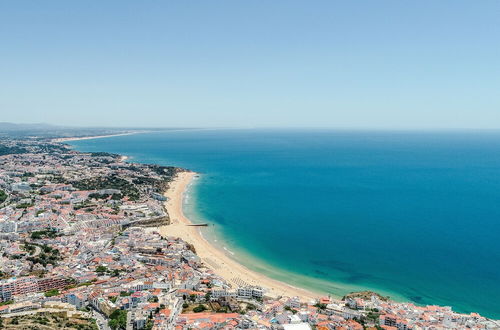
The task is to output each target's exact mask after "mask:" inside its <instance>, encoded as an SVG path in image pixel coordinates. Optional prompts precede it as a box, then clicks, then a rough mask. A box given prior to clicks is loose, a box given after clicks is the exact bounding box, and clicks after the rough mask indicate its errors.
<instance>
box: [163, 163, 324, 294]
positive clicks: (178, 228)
mask: <svg viewBox="0 0 500 330" xmlns="http://www.w3.org/2000/svg"><path fill="white" fill-rule="evenodd" d="M196 175H197V174H196V173H195V172H180V173H178V174H177V176H176V178H175V179H174V180H173V181H172V182H170V187H169V189H168V190H167V191H166V192H165V196H166V197H167V201H166V202H165V207H166V209H167V211H168V214H169V216H170V221H171V223H170V225H166V226H161V227H158V230H159V232H160V234H161V235H162V236H174V237H179V238H181V239H183V240H185V241H186V242H188V243H190V244H193V246H194V247H195V249H196V254H197V255H198V256H199V257H200V258H201V260H202V261H203V263H204V265H205V266H206V267H207V268H209V269H211V270H212V271H213V272H214V273H215V274H217V275H219V276H221V277H222V278H224V279H225V280H226V281H228V282H229V283H231V285H233V286H235V287H238V286H240V285H241V283H246V284H249V285H258V286H261V287H263V288H264V289H265V290H266V292H267V293H268V294H270V295H273V296H288V297H295V296H296V297H299V298H301V299H302V300H306V301H309V300H314V299H317V298H319V297H320V296H321V294H319V293H314V292H311V291H308V290H306V289H302V288H297V287H294V286H291V285H288V284H286V283H284V282H280V281H278V280H274V279H272V278H269V277H267V276H265V275H263V274H260V273H257V272H255V271H252V270H250V269H248V268H247V267H245V266H243V265H242V264H240V263H239V262H237V261H236V260H234V259H233V258H231V257H229V256H228V255H226V254H225V253H224V252H223V251H222V250H220V249H219V248H218V247H216V246H214V245H213V244H212V243H210V242H208V241H207V240H206V239H205V238H204V237H203V236H202V235H201V233H200V230H203V227H201V228H200V227H194V226H188V225H189V224H192V222H191V221H190V220H189V219H188V218H187V217H186V216H185V215H184V212H183V209H182V207H183V196H184V193H185V191H186V189H187V187H188V186H189V184H190V183H191V182H192V180H193V179H194V177H195V176H196Z"/></svg>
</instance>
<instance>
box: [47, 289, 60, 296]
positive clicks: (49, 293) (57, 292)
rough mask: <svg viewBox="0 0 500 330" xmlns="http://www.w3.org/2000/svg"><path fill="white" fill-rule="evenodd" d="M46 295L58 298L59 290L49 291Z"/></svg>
mask: <svg viewBox="0 0 500 330" xmlns="http://www.w3.org/2000/svg"><path fill="white" fill-rule="evenodd" d="M44 295H45V297H53V296H58V295H59V290H57V289H52V290H49V291H45V293H44Z"/></svg>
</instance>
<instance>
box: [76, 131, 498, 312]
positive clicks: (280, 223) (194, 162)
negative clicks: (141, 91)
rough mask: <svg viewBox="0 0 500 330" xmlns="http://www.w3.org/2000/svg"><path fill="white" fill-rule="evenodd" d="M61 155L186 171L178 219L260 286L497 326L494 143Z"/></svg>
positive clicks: (110, 145)
mask: <svg viewBox="0 0 500 330" xmlns="http://www.w3.org/2000/svg"><path fill="white" fill-rule="evenodd" d="M69 143H70V144H71V145H73V146H74V147H75V149H77V150H80V151H106V152H113V153H119V154H123V155H127V156H130V157H131V159H130V161H133V162H144V163H156V164H162V165H174V166H179V167H184V168H187V169H191V170H194V171H196V172H199V173H200V174H201V175H200V177H199V179H198V180H196V182H195V184H193V185H192V186H191V188H190V189H189V192H188V196H187V199H186V201H185V205H184V209H185V213H186V215H187V216H188V217H189V218H191V219H192V220H193V221H194V222H208V223H210V224H211V226H210V227H209V228H207V229H206V231H207V232H205V235H206V237H207V238H208V239H210V240H216V243H217V244H218V245H219V246H220V247H223V248H225V250H226V251H227V252H228V253H229V254H231V255H232V256H233V257H234V258H236V259H237V260H239V261H240V262H242V263H243V264H244V265H246V266H247V267H249V268H251V269H254V270H257V271H260V272H263V273H265V274H267V275H269V276H271V277H273V278H276V279H278V280H282V281H285V282H288V283H290V284H291V285H294V286H299V287H304V288H308V289H311V290H314V291H319V292H324V293H328V294H332V295H335V296H342V295H344V294H346V293H348V292H351V291H359V290H374V291H376V292H379V293H381V294H383V295H387V296H390V297H392V298H393V299H395V300H399V301H412V302H414V303H417V304H439V305H446V306H452V307H453V309H454V310H456V311H459V312H467V313H468V312H479V313H480V314H482V315H484V316H488V317H492V318H500V132H495V131H469V132H460V131H449V132H434V131H429V132H417V131H413V132H404V131H348V130H343V131H342V130H305V129H304V130H299V129H296V130H291V129H290V130H285V129H283V130H271V129H246V130H245V129H241V130H230V129H226V130H184V131H182V130H179V131H166V132H157V133H146V134H137V135H128V136H117V137H109V138H102V139H93V140H80V141H71V142H69Z"/></svg>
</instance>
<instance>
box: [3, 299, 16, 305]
mask: <svg viewBox="0 0 500 330" xmlns="http://www.w3.org/2000/svg"><path fill="white" fill-rule="evenodd" d="M13 303H14V300H7V301H4V302H0V306H5V305H10V304H13Z"/></svg>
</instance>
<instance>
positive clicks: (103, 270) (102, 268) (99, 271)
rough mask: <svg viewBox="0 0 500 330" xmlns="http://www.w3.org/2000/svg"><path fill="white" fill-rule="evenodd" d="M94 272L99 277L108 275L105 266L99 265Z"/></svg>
mask: <svg viewBox="0 0 500 330" xmlns="http://www.w3.org/2000/svg"><path fill="white" fill-rule="evenodd" d="M95 272H96V273H98V274H99V275H102V274H104V273H108V272H109V269H108V268H107V267H106V266H103V265H99V266H97V268H96V269H95Z"/></svg>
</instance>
